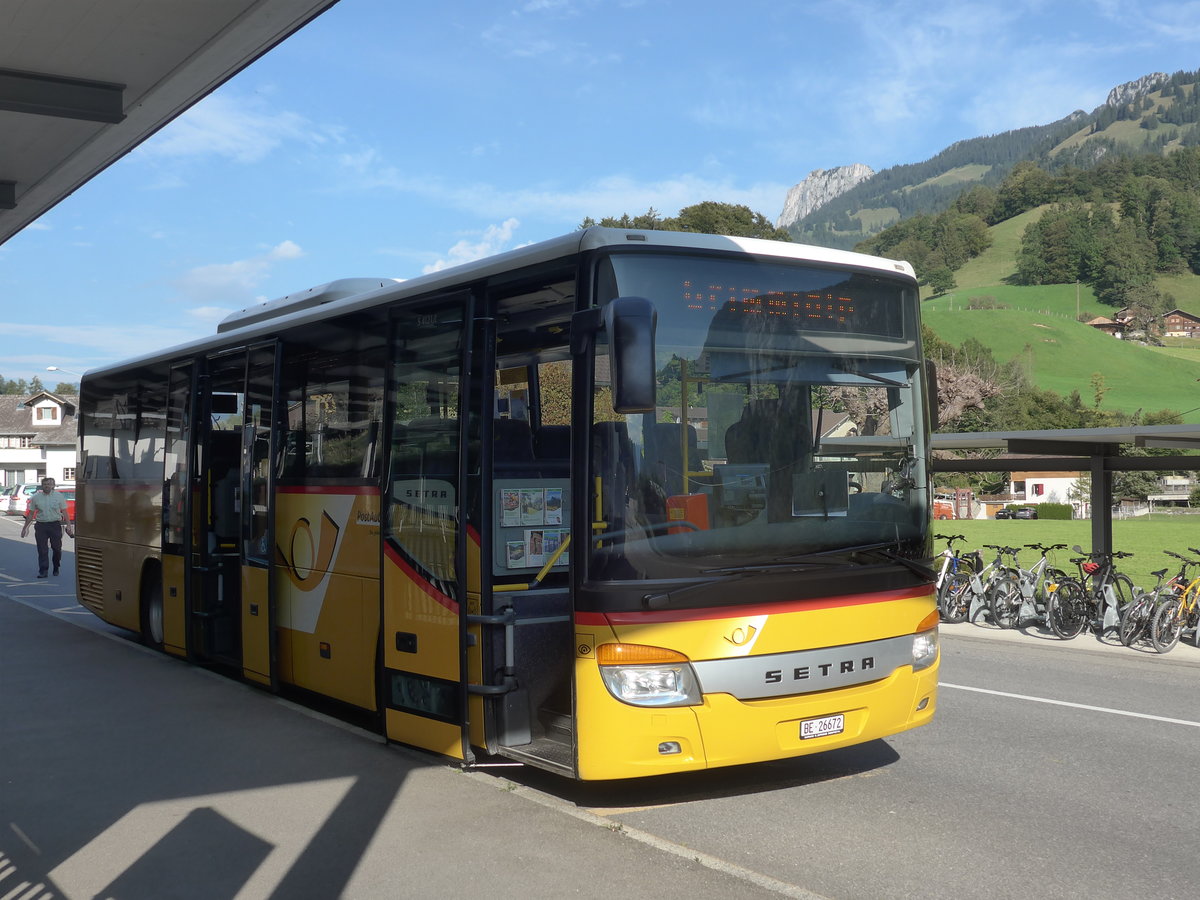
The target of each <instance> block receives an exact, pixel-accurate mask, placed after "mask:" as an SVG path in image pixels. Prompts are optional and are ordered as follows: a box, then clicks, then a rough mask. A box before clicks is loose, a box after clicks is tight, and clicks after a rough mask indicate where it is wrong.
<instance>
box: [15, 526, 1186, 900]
mask: <svg viewBox="0 0 1200 900" xmlns="http://www.w3.org/2000/svg"><path fill="white" fill-rule="evenodd" d="M18 528H19V525H18V523H16V522H15V521H10V522H5V521H0V593H2V594H5V595H7V596H9V597H12V598H18V599H20V600H21V601H22V602H23V603H26V604H28V605H32V606H34V607H35V608H38V609H40V610H43V611H45V612H47V613H50V614H52V615H54V616H56V617H58V618H60V619H67V620H71V621H74V622H75V623H76V624H78V625H82V626H84V627H87V628H90V629H93V630H101V631H104V630H108V631H114V630H113V629H108V627H107V626H104V625H103V624H102V623H100V622H99V621H98V620H95V619H94V618H93V617H91V616H90V614H88V613H86V612H84V611H82V610H81V609H80V608H79V607H78V606H76V605H75V604H74V594H73V590H72V588H73V559H72V558H71V556H70V555H69V554H68V558H67V560H65V564H64V569H63V575H62V576H61V579H62V580H61V581H59V582H55V581H53V580H49V581H43V582H35V581H34V579H33V575H34V574H35V569H36V566H35V555H34V550H33V546H32V541H30V540H26V541H25V542H24V543H23V544H19V543H17V542H16V541H15V540H13V539H12V538H13V537H15V535H16V534H17V533H18ZM69 545H70V542H68V547H69ZM122 634H123V633H122ZM942 644H943V661H942V679H941V680H942V686H941V690H940V694H939V709H938V713H937V716H936V718H935V720H934V723H933V724H932V725H930V726H928V727H926V728H923V729H918V730H917V731H914V732H911V733H907V734H903V735H898V736H896V737H894V738H891V739H888V740H883V741H875V742H872V743H870V744H867V745H864V746H861V747H857V748H852V749H849V750H846V751H837V752H833V753H828V754H821V755H817V756H813V757H807V758H803V759H798V760H791V761H786V762H779V763H773V764H768V765H761V766H753V767H744V768H738V769H732V770H724V771H718V772H712V773H702V774H698V775H693V776H687V777H678V778H668V779H661V780H656V781H646V780H636V781H630V782H620V783H616V784H606V785H579V784H573V783H570V782H566V781H563V780H561V779H558V778H554V777H552V776H548V775H546V774H544V773H540V772H537V771H533V770H526V769H511V768H507V769H499V770H487V771H488V772H490V773H493V774H486V775H478V776H476V778H477V781H478V783H479V784H480V785H483V787H484V789H487V787H488V786H489V785H490V786H494V787H496V788H499V789H502V790H504V791H507V792H509V793H510V794H513V795H515V797H516V798H517V799H521V800H523V802H527V803H530V804H532V805H533V806H536V807H537V809H536V810H532V809H531V810H530V811H529V812H530V815H531V816H533V817H535V818H536V819H538V820H540V821H541V822H542V831H541V832H540V833H543V834H550V833H554V826H553V821H550V822H549V823H547V822H546V821H545V819H544V817H551V819H553V817H561V819H562V821H563V822H564V823H566V822H570V823H571V827H572V828H574V827H577V825H578V823H579V821H580V820H581V817H582V820H583V821H586V822H590V823H592V825H593V827H599V828H601V829H603V828H604V826H606V825H607V826H608V830H609V831H610V832H611V831H619V832H620V833H622V834H624V835H625V836H627V837H629V838H631V839H632V840H634V841H636V842H639V843H640V844H642V845H643V846H644V847H645V848H650V849H652V850H654V851H656V852H660V853H662V854H663V859H664V863H665V861H666V860H668V859H670V860H672V863H671V865H675V866H677V865H678V861H679V860H680V859H691V858H696V859H701V860H703V861H704V862H705V864H706V865H708V866H709V867H710V868H711V869H712V871H714V872H718V871H719V872H720V873H721V875H720V878H717V877H716V876H715V875H714V876H713V880H712V881H711V882H705V883H706V884H711V889H712V892H711V893H707V894H705V893H701V896H714V897H716V896H729V886H730V883H731V881H732V883H734V884H737V883H741V884H744V885H745V888H746V893H747V895H749V894H754V895H761V894H762V893H763V892H764V891H765V892H766V893H768V894H771V893H778V894H779V895H784V896H810V895H818V896H824V897H830V898H854V900H858V898H876V897H878V898H893V897H923V898H925V897H928V898H974V897H980V898H984V897H986V898H996V897H1045V898H1075V897H1079V898H1084V897H1086V898H1092V900H1095V898H1108V897H1113V898H1127V897H1141V896H1147V897H1150V896H1152V897H1156V898H1176V897H1177V898H1184V897H1186V898H1191V897H1194V896H1197V895H1198V894H1200V853H1198V852H1197V848H1198V847H1200V815H1197V810H1196V809H1195V802H1196V797H1195V791H1194V789H1193V788H1194V785H1195V784H1196V782H1197V777H1198V775H1200V689H1198V686H1200V650H1197V649H1196V648H1195V647H1193V646H1184V645H1181V646H1179V647H1177V648H1176V649H1175V651H1173V652H1172V653H1170V654H1167V655H1164V656H1159V655H1157V654H1153V653H1147V652H1136V651H1133V650H1129V649H1127V648H1122V647H1111V646H1105V645H1103V644H1102V643H1100V642H1099V641H1097V640H1096V639H1095V638H1092V637H1087V636H1083V637H1080V638H1078V639H1077V640H1076V641H1073V642H1068V643H1063V642H1059V641H1057V640H1053V639H1051V638H1049V637H1047V636H1046V635H1045V634H1043V633H1041V632H1040V631H1039V630H1038V629H1036V628H1031V629H1028V630H1027V631H1026V632H1025V633H1012V632H997V631H994V630H985V629H981V628H978V627H976V626H972V625H960V626H952V627H948V628H945V629H944V630H943V639H942ZM128 652H130V653H134V652H137V653H142V652H144V651H143V650H141V649H140V648H137V649H135V648H133V647H129V648H128ZM263 700H264V696H263V695H262V694H261V693H259V692H248V691H239V692H231V693H230V699H229V701H228V702H231V703H235V704H237V703H249V702H253V703H261V702H263ZM318 724H319V723H317V722H315V721H314V722H312V723H311V724H310V725H309V726H308V727H314V728H315V727H317V726H318ZM342 738H343V739H345V740H347V741H350V740H352V737H351V736H348V735H343V736H342ZM514 785H516V786H517V789H516V791H512V790H511V789H512V788H513V786H514ZM295 789H296V790H298V791H299V790H302V789H303V785H300V784H297V785H296V786H295ZM461 812H462V814H463V816H464V817H466V816H468V815H470V811H469V810H465V809H464V810H462V811H461ZM441 814H442V815H445V816H452V811H451V810H442V811H441ZM62 815H63V816H64V822H65V820H66V817H69V816H71V812H70V810H69V808H66V807H64V809H63V813H62ZM3 819H4V816H3V813H2V812H0V824H3V821H2V820H3ZM504 840H505V841H506V842H508V845H509V846H511V848H512V850H513V852H514V853H517V854H520V853H522V852H524V850H525V849H526V848H524V847H523V845H522V839H521V836H520V834H519V833H513V832H512V831H506V832H505V837H504ZM577 846H579V847H582V846H585V845H583V844H579V845H577ZM579 865H580V866H581V867H585V866H586V865H587V861H586V860H585V859H580V860H579ZM668 868H669V867H668ZM475 874H477V875H478V876H479V877H480V878H482V879H484V880H485V881H486V879H487V874H486V873H485V872H478V873H475ZM472 877H474V876H472ZM596 884H597V885H602V880H601V881H600V882H596ZM596 890H597V893H596V894H594V896H605V895H606V894H605V892H603V891H602V890H600V887H597V888H596ZM501 893H502V894H503V892H501ZM576 893H578V894H579V895H582V896H589V895H590V894H589V892H588V889H586V888H585V889H584V890H582V891H581V892H576ZM0 894H3V891H2V890H0ZM657 895H658V894H656V891H655V889H654V886H653V885H652V884H647V885H646V889H645V892H644V893H641V894H639V893H637V891H636V890H635V891H634V893H633V894H631V895H630V896H646V897H654V896H657Z"/></svg>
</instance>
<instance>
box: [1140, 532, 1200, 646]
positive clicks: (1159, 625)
mask: <svg viewBox="0 0 1200 900" xmlns="http://www.w3.org/2000/svg"><path fill="white" fill-rule="evenodd" d="M1188 550H1190V551H1191V552H1192V553H1198V554H1200V550H1197V549H1196V548H1195V547H1188ZM1198 625H1200V577H1197V578H1193V579H1192V581H1191V582H1190V583H1189V584H1188V586H1187V587H1186V588H1184V589H1183V590H1182V591H1181V592H1180V593H1179V595H1178V597H1172V598H1171V599H1169V600H1167V601H1166V602H1165V603H1162V604H1161V605H1160V606H1159V608H1158V610H1157V611H1156V612H1155V613H1154V619H1153V621H1151V623H1150V645H1151V646H1152V647H1153V648H1154V649H1155V650H1157V651H1158V652H1159V653H1168V652H1170V651H1171V650H1174V649H1175V645H1176V644H1178V643H1179V639H1180V637H1181V636H1182V634H1183V632H1184V631H1186V630H1188V629H1196V630H1195V631H1194V632H1193V636H1192V640H1193V641H1194V642H1195V644H1196V646H1197V647H1200V627H1198Z"/></svg>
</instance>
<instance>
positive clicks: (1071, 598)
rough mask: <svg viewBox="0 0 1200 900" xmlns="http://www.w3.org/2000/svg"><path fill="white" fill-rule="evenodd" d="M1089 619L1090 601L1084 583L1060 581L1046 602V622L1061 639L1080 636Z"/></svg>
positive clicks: (1069, 580)
mask: <svg viewBox="0 0 1200 900" xmlns="http://www.w3.org/2000/svg"><path fill="white" fill-rule="evenodd" d="M1087 621H1088V603H1087V598H1086V597H1085V596H1084V592H1083V585H1081V584H1080V583H1079V582H1078V581H1072V580H1071V579H1067V580H1065V581H1060V582H1059V583H1058V590H1056V591H1055V592H1054V593H1053V594H1051V596H1050V600H1049V602H1047V604H1046V622H1047V624H1049V626H1050V630H1051V631H1053V632H1054V634H1055V635H1056V636H1057V637H1058V638H1059V639H1061V640H1064V641H1069V640H1071V638H1074V637H1078V636H1079V633H1080V632H1081V631H1083V628H1084V626H1085V625H1087Z"/></svg>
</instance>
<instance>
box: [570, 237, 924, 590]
mask: <svg viewBox="0 0 1200 900" xmlns="http://www.w3.org/2000/svg"><path fill="white" fill-rule="evenodd" d="M597 293H598V295H599V296H598V299H599V302H600V303H601V304H603V303H604V302H607V301H608V300H611V299H612V298H613V297H617V296H626V297H628V296H640V297H645V298H647V299H649V300H650V301H651V302H652V303H653V304H654V306H655V309H656V310H657V314H658V331H657V342H656V354H657V355H656V361H655V366H656V376H657V408H656V409H655V411H654V412H653V413H641V414H637V415H620V414H617V413H616V412H614V411H613V408H612V403H611V394H610V392H609V378H608V371H609V359H608V356H607V352H606V346H605V344H604V342H603V338H602V339H601V340H600V342H599V344H598V346H597V356H596V363H595V373H594V374H595V379H594V383H595V391H594V397H593V416H592V419H593V424H592V429H593V430H592V441H591V446H592V462H591V466H592V470H591V475H592V478H591V482H592V485H591V488H590V489H591V490H592V491H593V492H594V497H593V504H594V508H595V516H594V523H593V526H592V541H591V557H590V566H589V577H590V578H593V579H612V580H619V579H654V578H680V577H688V576H699V575H703V574H704V573H707V572H712V571H717V570H720V569H722V567H730V566H753V565H773V564H776V563H779V564H785V563H787V562H788V561H789V560H799V559H801V558H808V559H812V558H813V556H814V555H816V556H818V557H822V558H827V559H829V560H832V561H834V562H835V563H836V561H837V560H838V552H839V551H847V550H849V549H850V548H875V549H886V548H890V551H895V552H899V553H901V554H902V555H904V556H910V557H917V556H920V555H921V554H922V548H923V546H924V541H925V537H926V531H927V528H928V521H929V502H930V499H929V497H930V495H929V490H928V474H927V471H926V467H925V463H924V455H925V437H924V435H925V432H926V429H927V427H928V425H927V421H926V413H925V399H924V393H923V392H924V385H923V380H922V374H921V373H922V366H921V351H920V333H919V324H918V315H917V313H918V311H917V293H916V287H915V285H914V284H913V282H912V281H911V280H906V279H902V278H899V277H890V276H888V275H886V273H882V272H879V271H877V270H876V271H872V270H865V269H863V270H847V269H841V268H829V267H818V266H815V265H812V264H804V263H802V262H796V263H792V262H787V261H780V260H770V261H762V260H754V259H746V258H745V257H742V258H737V259H734V258H721V257H713V256H711V255H710V256H704V257H701V256H687V255H683V254H675V255H664V254H657V253H627V254H614V255H612V256H610V257H608V258H607V259H605V260H604V261H603V262H602V263H601V265H600V271H599V275H598V284H597ZM842 559H843V560H844V555H843V557H842Z"/></svg>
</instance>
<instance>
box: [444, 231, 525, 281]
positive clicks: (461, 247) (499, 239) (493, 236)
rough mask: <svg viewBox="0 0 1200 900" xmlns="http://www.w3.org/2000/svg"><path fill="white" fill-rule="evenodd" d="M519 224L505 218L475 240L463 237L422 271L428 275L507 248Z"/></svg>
mask: <svg viewBox="0 0 1200 900" xmlns="http://www.w3.org/2000/svg"><path fill="white" fill-rule="evenodd" d="M520 224H521V223H520V222H518V221H517V220H516V219H505V220H504V222H503V223H501V224H500V225H489V226H488V227H487V228H486V229H485V230H484V232H483V234H482V235H480V236H479V237H478V239H477V240H468V239H466V238H464V239H463V240H461V241H459V242H458V243H457V244H455V245H454V246H453V247H451V248H450V249H449V250H448V251H447V252H446V256H445V257H444V258H442V259H439V260H438V261H437V262H435V263H431V264H430V265H428V266H426V267H425V268H424V269H423V270H422V271H423V273H424V274H426V275H428V274H430V273H431V272H440V271H442V270H443V269H448V268H450V267H451V266H458V265H462V264H463V263H468V262H472V261H474V260H476V259H483V258H484V257H486V256H493V255H494V254H496V253H499V252H501V251H502V250H507V249H508V244H509V242H510V241H511V240H512V239H513V235H514V234H516V231H517V228H518V227H520Z"/></svg>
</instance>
